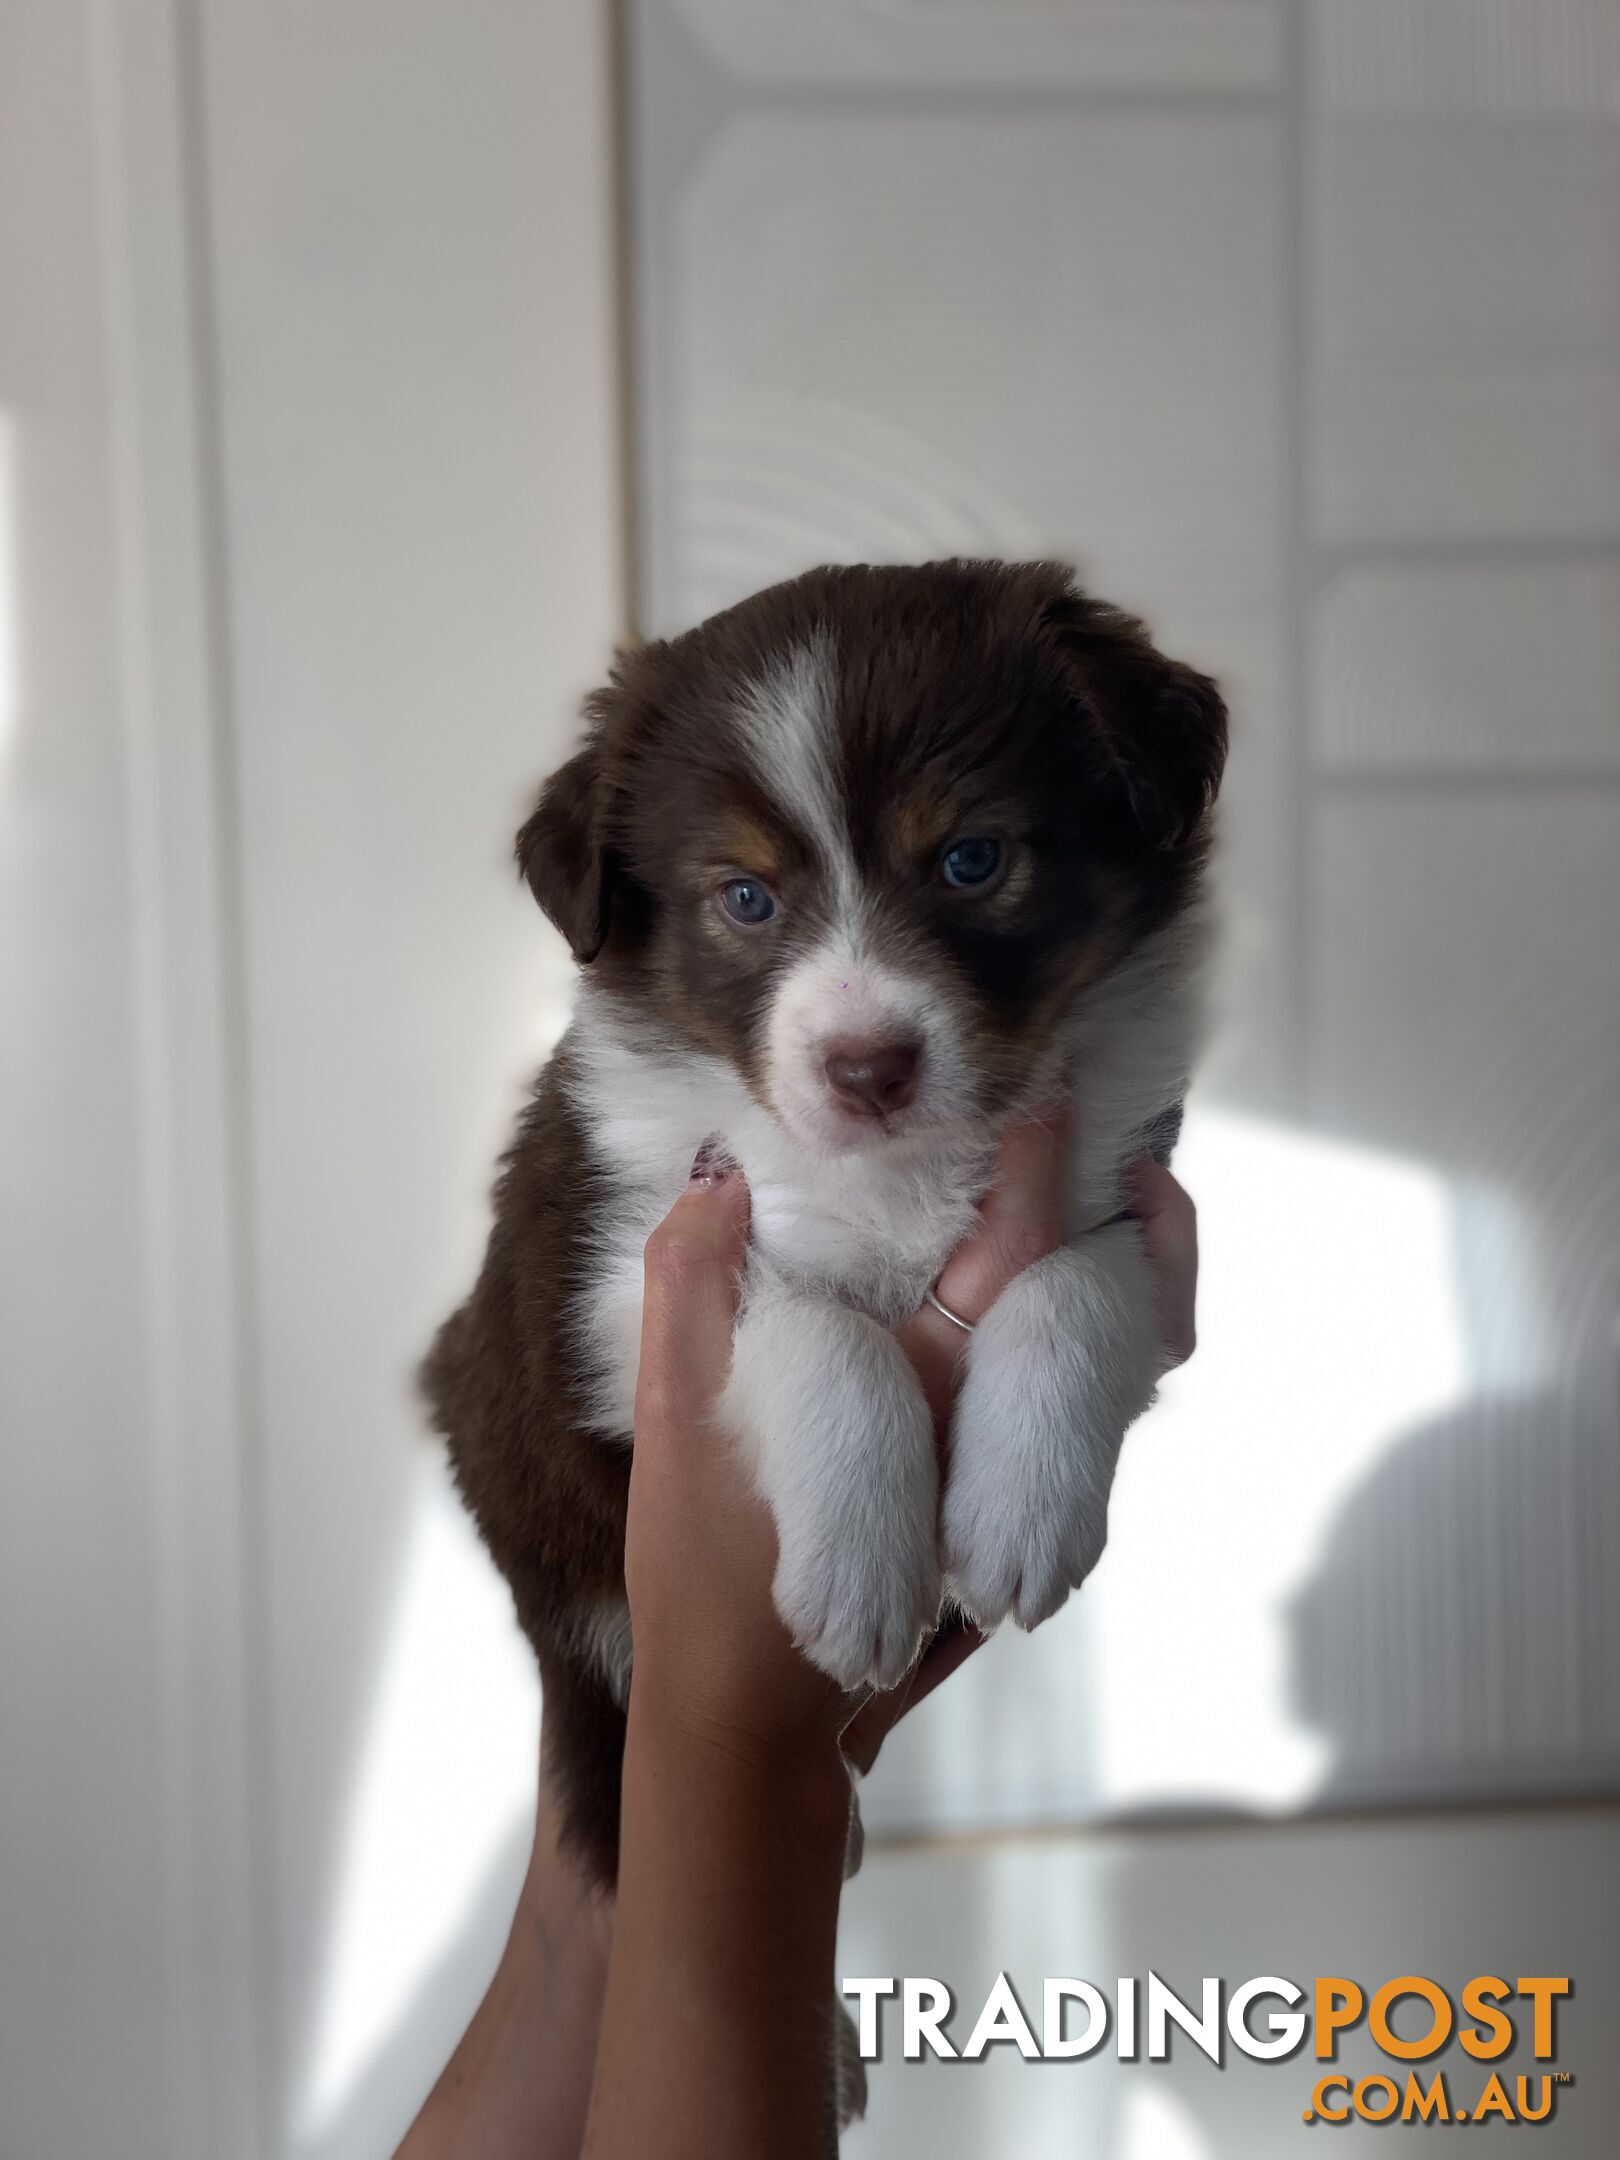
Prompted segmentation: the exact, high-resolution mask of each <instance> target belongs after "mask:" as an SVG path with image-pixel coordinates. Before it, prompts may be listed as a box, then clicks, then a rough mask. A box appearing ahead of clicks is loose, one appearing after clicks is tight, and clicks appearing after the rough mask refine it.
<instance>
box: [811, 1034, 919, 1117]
mask: <svg viewBox="0 0 1620 2160" xmlns="http://www.w3.org/2000/svg"><path fill="white" fill-rule="evenodd" d="M921 1063H922V1050H921V1047H920V1045H918V1044H917V1043H914V1042H839V1043H834V1044H833V1046H832V1048H831V1049H830V1050H829V1051H828V1052H827V1066H826V1070H827V1084H828V1086H829V1087H830V1088H831V1089H832V1091H833V1093H834V1094H835V1095H836V1096H837V1098H838V1100H839V1102H840V1104H841V1105H842V1106H843V1108H844V1109H846V1110H852V1111H853V1112H854V1113H855V1115H856V1116H857V1117H885V1116H887V1114H888V1113H889V1112H890V1111H891V1110H903V1109H904V1108H905V1107H906V1104H907V1103H908V1102H910V1100H911V1098H912V1096H913V1095H915V1094H916V1092H917V1068H918V1066H919V1065H920V1064H921Z"/></svg>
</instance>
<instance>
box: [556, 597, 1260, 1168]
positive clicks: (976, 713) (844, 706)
mask: <svg viewBox="0 0 1620 2160" xmlns="http://www.w3.org/2000/svg"><path fill="white" fill-rule="evenodd" d="M588 713H589V718H590V723H591V732H590V738H589V741H588V743H587V746H586V748H585V749H584V750H583V751H582V752H580V754H579V755H578V756H577V757H575V758H574V759H572V760H571V761H570V763H569V764H568V765H566V766H565V767H564V768H563V769H562V771H561V772H560V773H558V774H557V775H556V776H555V777H554V778H553V780H552V781H551V782H550V783H549V784H548V786H547V788H546V790H545V792H544V793H543V794H542V796H541V799H540V804H539V807H538V808H537V810H536V812H535V814H534V816H533V817H532V818H531V819H530V820H529V822H528V824H527V825H526V826H525V827H524V828H523V831H522V833H521V834H520V835H519V840H518V853H519V860H520V862H521V863H522V866H523V868H524V871H525V874H526V875H527V876H528V878H529V881H530V883H531V884H532V885H533V887H534V889H535V891H536V894H537V896H538V897H539V899H540V901H541V903H542V905H543V906H544V907H545V908H546V910H547V912H548V913H549V914H550V915H551V916H552V918H553V920H554V921H556V922H557V923H558V925H559V927H560V928H561V929H562V930H563V931H564V933H565V934H566V935H567V936H568V937H569V939H570V942H571V943H572V945H573V948H574V951H575V954H576V956H577V957H578V958H579V959H580V960H581V961H582V962H583V963H586V964H588V965H590V966H591V968H592V969H593V972H594V973H595V974H596V975H598V976H599V977H601V978H602V979H603V981H604V983H605V985H606V986H607V987H608V988H610V989H611V990H612V991H613V993H614V994H615V996H616V997H617V998H619V999H620V1000H621V1001H622V1002H623V1003H625V1004H627V1005H628V1006H630V1007H631V1008H633V1009H634V1010H635V1011H636V1012H637V1013H638V1014H640V1015H641V1016H642V1017H644V1018H645V1019H646V1020H647V1021H648V1022H650V1023H652V1024H654V1025H655V1026H656V1027H657V1028H658V1030H659V1031H660V1032H661V1033H663V1034H665V1035H667V1036H670V1037H673V1038H674V1039H676V1040H677V1041H679V1042H681V1043H684V1044H687V1045H690V1046H691V1047H693V1048H696V1049H700V1050H702V1051H705V1052H707V1053H710V1054H718V1055H720V1056H722V1057H724V1058H726V1059H727V1060H728V1061H729V1062H730V1063H731V1064H732V1065H733V1066H735V1068H736V1069H737V1071H738V1072H739V1073H740V1074H741V1075H742V1076H743V1078H744V1079H745V1081H746V1082H747V1084H748V1086H749V1087H750V1088H751V1089H752V1091H753V1092H754V1094H755V1095H756V1096H757V1097H758V1098H759V1100H760V1101H761V1102H763V1103H764V1104H765V1105H766V1106H767V1107H768V1108H769V1109H770V1110H771V1111H772V1112H773V1113H774V1115H775V1116H776V1117H777V1118H778V1119H779V1120H780V1122H781V1123H782V1124H783V1125H784V1126H785V1127H786V1128H787V1129H788V1130H789V1131H790V1132H791V1133H792V1134H794V1135H795V1137H797V1138H798V1139H799V1140H800V1141H802V1142H804V1143H805V1144H807V1145H809V1146H811V1147H812V1148H816V1149H820V1150H828V1151H842V1150H847V1149H855V1148H873V1147H886V1146H895V1145H900V1144H903V1143H905V1142H907V1141H911V1142H916V1141H919V1140H920V1141H923V1142H924V1143H926V1140H927V1138H928V1136H929V1135H931V1134H938V1133H940V1132H941V1131H942V1130H944V1129H945V1128H949V1127H953V1126H954V1127H961V1126H962V1125H964V1124H978V1123H980V1122H982V1121H985V1120H993V1119H995V1118H997V1117H998V1116H999V1115H1001V1114H1002V1113H1004V1112H1005V1111H1006V1109H1007V1108H1009V1107H1010V1106H1011V1105H1012V1103H1013V1102H1014V1101H1015V1100H1016V1099H1018V1098H1019V1097H1020V1095H1022V1094H1023V1093H1024V1092H1025V1091H1026V1090H1027V1089H1028V1087H1029V1085H1030V1083H1031V1080H1032V1078H1033V1077H1034V1076H1035V1075H1037V1074H1040V1073H1041V1071H1042V1067H1043V1064H1046V1063H1049V1062H1050V1060H1051V1058H1052V1057H1053V1055H1054V1054H1055V1053H1056V1051H1057V1050H1058V1049H1059V1048H1060V1047H1061V1045H1062V1043H1063V1039H1064V1037H1063V1030H1064V1024H1065V1021H1066V1019H1067V1017H1068V1015H1069V1014H1070V1012H1071V1011H1072V1009H1073V1007H1074V1005H1075V1002H1076V1000H1077V999H1078V997H1079V995H1080V993H1081V992H1082V991H1083V990H1084V989H1085V988H1086V987H1087V985H1088V984H1090V983H1091V982H1093V981H1095V980H1096V979H1097V978H1098V977H1099V976H1101V975H1102V974H1104V973H1105V972H1106V971H1107V970H1108V969H1109V968H1110V967H1112V966H1114V965H1116V964H1117V963H1118V962H1119V961H1120V960H1121V959H1122V958H1123V957H1124V956H1125V955H1126V954H1127V953H1128V952H1129V951H1130V950H1131V948H1132V947H1133V946H1134V945H1135V944H1136V943H1137V942H1138V941H1139V940H1140V939H1141V938H1142V937H1143V936H1145V935H1146V934H1147V933H1148V932H1149V931H1150V930H1152V929H1153V928H1155V927H1157V926H1158V925H1159V924H1160V923H1162V922H1164V921H1165V920H1167V919H1168V918H1169V917H1170V916H1171V915H1173V914H1174V913H1175V912H1176V911H1177V910H1178V909H1179V908H1181V907H1183V906H1185V904H1186V903H1187V900H1188V899H1189V897H1190V895H1191V891H1192V886H1193V883H1194V881H1195V880H1196V877H1197V874H1198V871H1199V868H1200V867H1201V863H1202V859H1203V853H1204V848H1205V844H1206V834H1205V827H1206V823H1207V816H1206V813H1207V811H1208V808H1209V805H1210V803H1211V801H1212V800H1213V797H1214V793H1215V789H1216V786H1217V784H1218V781H1219V776H1220V769H1221V763H1222V759H1223V757H1224V752H1225V714H1224V711H1223V709H1222V707H1221V703H1220V700H1219V698H1218V696H1217V695H1216V693H1215V691H1214V688H1213V686H1212V685H1211V684H1209V683H1208V682H1206V681H1205V680H1204V678H1203V677H1201V676H1198V675H1195V674H1193V673H1192V671H1191V670H1190V669H1186V668H1182V667H1178V666H1176V665H1175V664H1173V663H1171V662H1169V661H1166V660H1164V659H1163V658H1161V656H1160V655H1159V654H1157V653H1156V652H1155V651H1154V650H1153V648H1152V646H1151V645H1150V644H1149V643H1148V641H1147V638H1146V635H1145V633H1144V632H1143V631H1142V629H1141V626H1140V625H1139V624H1137V623H1136V622H1134V621H1133V620H1132V619H1131V618H1129V617H1126V616H1122V615H1120V614H1118V613H1117V612H1115V611H1113V610H1111V609H1107V608H1103V607H1100V606H1098V605H1097V604H1096V603H1094V602H1092V601H1090V600H1087V599H1086V598H1084V597H1083V596H1082V595H1080V594H1078V593H1077V592H1076V591H1075V590H1074V588H1073V585H1072V583H1071V581H1070V578H1069V576H1068V573H1067V572H1066V571H1064V570H1062V569H1060V568H1058V567H1057V566H1054V565H1051V564H1021V565H1000V564H975V563H936V564H929V565H926V566H924V567H923V568H920V569H908V570H902V569H892V570H891V569H868V568H859V569H843V570H837V569H828V570H819V571H812V572H810V573H808V574H807V575H806V576H805V577H802V578H798V579H795V580H794V581H793V582H792V583H790V584H788V585H782V586H776V587H773V588H771V589H770V590H769V591H767V592H764V593H760V594H757V595H756V596H755V597H754V598H753V599H752V600H749V601H745V602H744V603H743V604H742V605H741V606H740V607H737V608H733V609H731V610H729V611H728V612H727V613H726V614H724V615H719V616H716V617H714V618H713V619H712V620H711V621H709V622H707V623H705V624H704V625H702V626H701V627H700V628H699V629H697V630H694V631H692V632H689V633H688V634H687V635H686V636H684V637H681V638H678V639H675V640H673V641H671V642H669V643H666V644H659V645H653V646H649V647H645V648H642V649H641V650H638V651H635V652H632V653H629V654H627V655H625V656H622V657H621V660H620V662H619V664H618V667H617V669H616V671H615V675H614V679H613V683H612V685H611V686H610V687H609V688H608V689H607V690H605V691H603V692H600V693H599V694H598V695H597V696H596V697H595V698H593V699H592V700H591V702H590V706H589V708H588Z"/></svg>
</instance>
